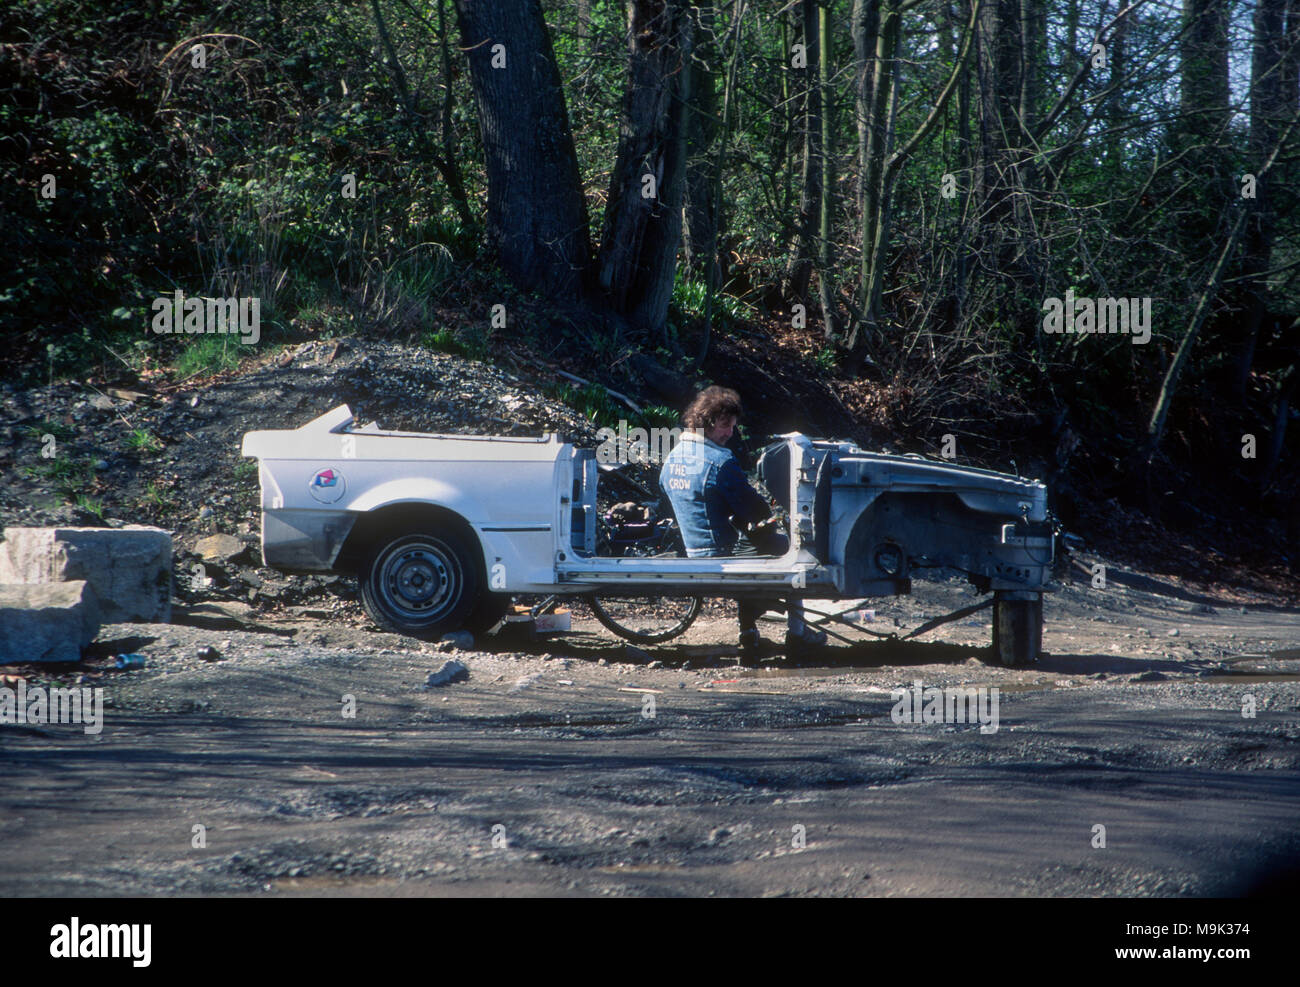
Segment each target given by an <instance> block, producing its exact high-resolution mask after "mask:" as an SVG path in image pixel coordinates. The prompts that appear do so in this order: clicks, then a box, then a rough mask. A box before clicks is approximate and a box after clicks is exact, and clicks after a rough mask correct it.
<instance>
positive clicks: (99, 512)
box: [73, 494, 104, 521]
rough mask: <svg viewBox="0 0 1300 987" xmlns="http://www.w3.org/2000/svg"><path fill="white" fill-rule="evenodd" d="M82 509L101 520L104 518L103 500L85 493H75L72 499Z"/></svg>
mask: <svg viewBox="0 0 1300 987" xmlns="http://www.w3.org/2000/svg"><path fill="white" fill-rule="evenodd" d="M73 503H75V504H76V505H77V506H78V507H80V508H81V509H82V510H85V511H89V512H90V513H91V514H94V515H95V516H96V517H98V518H99V519H100V520H101V521H102V520H104V502H103V501H101V500H98V499H96V498H94V497H89V496H87V495H86V494H77V496H76V498H75V500H74V501H73Z"/></svg>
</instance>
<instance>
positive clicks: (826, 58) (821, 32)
mask: <svg viewBox="0 0 1300 987" xmlns="http://www.w3.org/2000/svg"><path fill="white" fill-rule="evenodd" d="M830 34H831V31H830V22H829V16H828V11H827V9H826V7H825V6H822V7H819V8H818V12H817V38H818V53H817V96H818V101H819V102H820V104H821V105H820V108H819V113H818V116H819V117H820V118H821V119H820V123H821V141H820V151H821V160H822V168H821V172H822V175H821V178H822V180H821V188H820V189H819V190H818V191H819V195H818V198H817V201H818V206H817V287H818V296H819V300H820V302H821V309H822V335H823V337H824V338H826V339H828V340H830V339H834V338H835V324H836V321H837V320H836V309H835V290H834V280H835V279H834V275H833V274H832V271H831V268H832V267H833V266H834V264H835V252H834V245H833V242H832V240H831V227H832V226H833V213H834V202H833V200H832V196H833V194H834V192H835V150H834V146H833V141H834V127H835V119H834V113H833V107H832V105H831V48H830Z"/></svg>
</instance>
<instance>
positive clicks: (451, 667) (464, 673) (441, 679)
mask: <svg viewBox="0 0 1300 987" xmlns="http://www.w3.org/2000/svg"><path fill="white" fill-rule="evenodd" d="M468 678H469V669H468V668H466V667H465V666H464V665H463V664H461V663H460V662H458V661H457V660H456V659H455V658H452V659H450V660H449V661H447V662H445V663H444V664H443V666H442V668H440V669H438V670H437V671H436V672H430V673H429V677H428V678H427V679H425V680H424V687H425V688H426V689H434V688H437V687H438V686H440V685H448V684H450V683H452V682H462V681H464V680H465V679H468Z"/></svg>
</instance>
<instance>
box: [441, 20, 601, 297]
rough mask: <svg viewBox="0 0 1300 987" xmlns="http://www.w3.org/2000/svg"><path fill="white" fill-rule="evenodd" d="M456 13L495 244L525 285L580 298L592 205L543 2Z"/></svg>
mask: <svg viewBox="0 0 1300 987" xmlns="http://www.w3.org/2000/svg"><path fill="white" fill-rule="evenodd" d="M456 14H457V18H458V20H459V23H460V34H461V47H462V48H463V49H465V51H466V57H467V58H468V59H469V70H470V80H471V82H472V84H473V88H474V100H475V103H476V104H477V106H478V118H479V128H480V130H481V132H482V135H483V156H484V159H485V162H486V165H487V181H488V204H487V235H488V242H489V244H490V245H491V247H492V248H493V249H495V251H496V253H497V256H498V258H499V261H500V264H501V268H502V270H504V271H505V273H506V274H507V275H508V276H509V277H510V278H511V279H512V280H513V281H515V282H516V283H517V284H518V285H520V287H523V288H527V289H535V288H539V289H542V290H544V291H545V292H546V293H548V294H550V295H552V296H555V297H573V296H576V295H577V294H578V293H579V292H580V290H581V288H582V280H583V275H584V273H585V272H586V271H587V269H588V267H589V265H590V262H591V241H590V233H589V232H588V228H587V206H586V200H585V199H584V198H583V194H582V184H581V180H580V178H579V174H578V158H577V155H576V153H575V152H574V147H573V135H572V133H571V132H570V130H569V115H568V111H567V108H566V107H565V102H564V91H563V89H562V88H561V86H560V73H559V70H558V68H557V67H556V64H555V53H554V52H553V51H552V49H551V36H550V33H549V32H548V31H547V28H546V21H545V20H544V19H543V17H542V6H541V3H540V0H456ZM494 63H495V64H494ZM521 163H526V165H523V166H521Z"/></svg>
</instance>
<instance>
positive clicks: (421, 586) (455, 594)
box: [376, 539, 464, 621]
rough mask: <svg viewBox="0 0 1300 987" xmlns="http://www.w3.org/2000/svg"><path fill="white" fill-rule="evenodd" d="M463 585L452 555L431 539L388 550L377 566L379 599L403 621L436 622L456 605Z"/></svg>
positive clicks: (457, 565) (457, 564)
mask: <svg viewBox="0 0 1300 987" xmlns="http://www.w3.org/2000/svg"><path fill="white" fill-rule="evenodd" d="M463 586H464V578H463V576H462V574H461V571H460V565H459V563H458V561H457V559H456V555H455V553H454V552H452V551H451V549H450V548H448V547H447V546H446V545H444V544H443V543H442V542H440V541H437V540H434V539H428V540H421V541H416V542H410V543H408V544H405V545H402V546H400V547H399V548H397V549H394V550H392V551H389V552H387V553H385V555H384V557H383V558H382V559H381V560H380V564H379V566H378V579H377V580H376V589H377V590H378V593H379V598H380V600H381V601H382V603H383V604H384V607H385V609H387V610H389V611H390V612H392V613H395V614H398V615H400V616H401V617H402V619H404V620H419V621H424V620H435V619H437V618H438V617H439V616H441V615H442V614H443V613H444V612H446V611H447V610H449V609H450V608H451V607H452V606H454V605H455V603H456V600H457V599H458V598H459V596H460V594H461V591H462V588H463Z"/></svg>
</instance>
